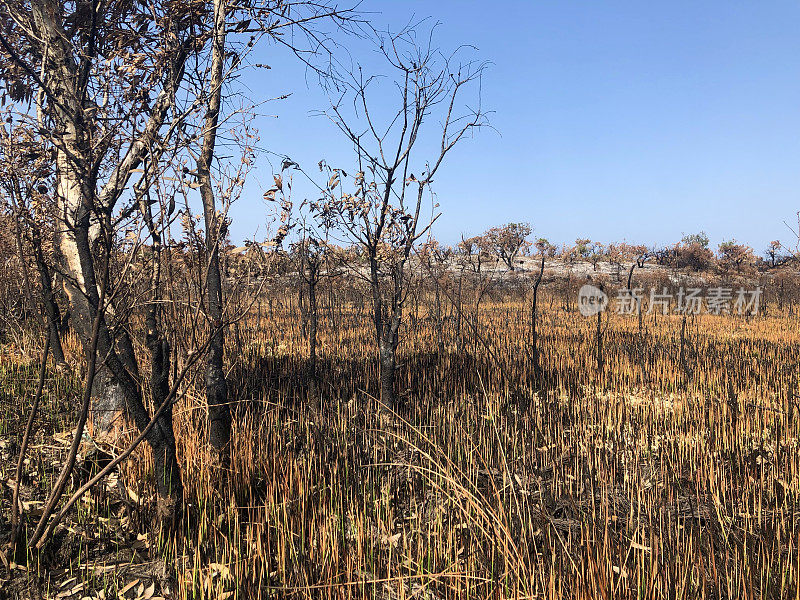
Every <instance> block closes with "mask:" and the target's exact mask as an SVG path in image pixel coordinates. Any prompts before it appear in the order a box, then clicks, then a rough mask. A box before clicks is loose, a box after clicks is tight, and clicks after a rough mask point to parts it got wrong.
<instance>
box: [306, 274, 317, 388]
mask: <svg viewBox="0 0 800 600" xmlns="http://www.w3.org/2000/svg"><path fill="white" fill-rule="evenodd" d="M317 322H318V314H317V281H316V279H314V275H313V274H312V279H310V280H309V281H308V370H309V375H310V377H311V381H312V382H314V383H316V380H317Z"/></svg>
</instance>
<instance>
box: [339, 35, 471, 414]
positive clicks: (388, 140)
mask: <svg viewBox="0 0 800 600" xmlns="http://www.w3.org/2000/svg"><path fill="white" fill-rule="evenodd" d="M420 33H421V31H418V30H417V29H415V28H406V29H403V30H402V31H401V32H400V33H397V34H387V35H386V36H382V37H380V51H381V54H382V56H383V58H384V59H385V61H386V64H387V65H388V67H389V70H390V72H391V75H390V77H389V78H388V82H389V83H391V84H392V85H394V86H396V89H397V91H398V92H399V98H398V104H397V105H396V108H392V109H389V110H388V111H387V110H385V106H386V103H385V100H383V101H382V102H380V104H379V100H378V96H377V94H376V96H375V97H374V98H373V91H375V92H377V90H376V88H379V87H380V85H379V84H380V83H381V81H386V80H381V79H380V78H379V77H378V76H365V75H364V73H363V71H362V69H360V68H359V69H357V70H356V71H355V72H354V73H351V76H350V78H349V80H348V88H347V90H346V91H345V92H344V93H343V94H342V95H341V96H340V97H339V98H338V99H337V100H336V101H335V102H333V105H332V107H331V109H330V110H329V111H327V115H328V116H329V118H330V119H331V121H332V122H333V123H334V124H335V125H336V126H337V127H338V128H339V130H340V131H341V132H342V133H343V134H344V135H345V136H346V138H347V139H348V140H349V141H350V142H351V143H352V144H353V148H354V150H355V154H356V170H357V172H356V174H355V176H354V177H353V178H352V182H351V183H352V188H351V189H349V190H348V191H343V190H342V187H343V186H342V185H341V183H342V178H346V173H345V172H344V171H342V170H338V169H333V170H331V177H330V180H329V182H328V184H327V186H326V192H325V197H326V198H327V207H326V209H325V210H327V211H330V212H332V213H333V214H334V215H335V217H336V218H337V220H338V222H339V224H340V226H341V227H342V229H343V230H344V231H345V233H346V234H347V236H348V238H349V239H350V241H351V242H353V243H355V244H357V245H359V246H360V247H361V248H363V250H364V253H365V254H366V258H367V272H366V273H365V274H364V277H366V279H367V280H368V282H369V288H370V290H371V295H372V312H373V322H374V326H375V337H376V341H377V345H378V350H379V357H380V390H381V399H382V401H383V403H384V404H386V405H387V406H389V407H394V406H395V405H396V391H395V371H396V368H397V347H398V344H399V341H400V326H401V322H402V316H403V303H404V301H405V297H406V294H407V291H408V289H407V281H408V277H409V272H408V259H409V256H410V255H411V251H412V248H413V247H414V244H415V243H416V241H417V240H419V239H420V237H422V236H423V235H425V234H426V233H427V232H428V230H429V229H430V226H431V225H432V223H433V221H435V220H436V218H437V216H438V214H436V213H435V212H434V211H435V208H436V206H437V205H435V204H434V211H432V212H431V213H430V214H429V215H428V214H427V213H424V212H423V203H424V201H425V197H426V194H431V185H432V183H433V180H434V177H435V176H436V174H437V173H438V171H439V168H440V167H441V166H442V164H443V163H444V159H445V157H446V156H447V155H448V154H449V152H450V151H451V150H452V149H453V148H454V147H455V145H456V144H457V143H458V142H459V141H461V140H462V139H463V138H464V137H465V136H466V135H468V134H469V133H471V132H472V131H474V130H475V129H476V128H479V127H481V126H482V125H484V124H485V123H486V114H485V113H484V111H483V110H482V108H481V106H480V100H479V97H478V99H476V100H475V102H476V104H475V105H473V106H472V107H470V106H469V105H465V104H464V103H463V101H462V96H463V95H464V94H465V93H469V92H470V91H474V92H479V89H480V79H481V74H482V72H483V70H484V65H483V64H481V63H475V62H466V63H459V62H458V53H456V54H454V55H453V56H450V57H447V56H444V55H443V54H442V53H441V52H439V51H437V50H436V49H435V48H434V47H433V45H432V42H431V40H432V33H433V32H432V31H431V32H430V33H431V37H429V38H428V40H427V41H426V42H423V43H420V42H419V39H418V35H419V34H420ZM437 120H438V121H439V122H438V123H437V125H438V126H439V127H440V129H439V132H438V135H437V137H438V143H437V144H436V147H437V150H436V151H435V152H434V153H433V155H432V156H430V157H429V158H428V160H424V159H422V160H420V158H419V157H418V155H419V154H422V153H423V152H424V146H423V145H421V144H419V142H420V138H421V137H422V136H425V135H428V131H427V128H426V125H428V126H430V124H431V123H432V122H433V123H435V122H436V121H437ZM411 190H413V192H412V191H411Z"/></svg>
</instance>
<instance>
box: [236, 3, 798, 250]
mask: <svg viewBox="0 0 800 600" xmlns="http://www.w3.org/2000/svg"><path fill="white" fill-rule="evenodd" d="M361 8H362V10H364V11H369V12H371V13H373V14H371V19H372V21H373V22H374V23H375V24H376V26H378V27H380V28H385V27H386V26H389V27H392V28H398V27H401V26H402V25H404V24H405V23H406V22H407V21H408V20H409V19H410V18H411V17H412V16H416V17H417V18H420V17H430V18H431V20H432V21H438V22H440V23H441V24H440V26H439V27H438V28H437V31H436V36H437V37H436V39H437V42H438V45H439V46H441V47H442V48H443V49H452V48H455V47H457V46H459V45H461V44H472V45H474V46H476V47H477V48H478V50H477V51H476V53H475V54H474V56H476V57H477V58H480V59H483V60H488V61H491V63H492V65H491V66H490V68H489V70H488V71H487V73H486V75H485V77H484V80H483V93H482V101H483V105H484V107H485V108H487V109H490V110H492V111H494V113H493V114H492V115H491V123H492V126H493V128H494V131H493V130H488V129H487V130H484V131H482V132H480V133H479V134H477V135H476V136H475V137H474V138H471V139H467V140H465V141H464V142H463V144H461V145H460V146H459V147H458V148H457V149H456V150H455V151H454V152H453V153H452V154H451V155H450V157H449V160H448V162H447V163H446V164H445V165H444V166H443V167H442V171H441V174H440V176H439V177H437V179H436V182H435V191H436V193H437V196H438V201H439V203H440V204H441V210H442V212H443V215H442V217H441V219H440V220H439V221H438V222H437V224H436V228H435V235H436V237H437V238H439V239H440V240H442V241H444V242H447V243H453V242H455V241H457V240H458V239H459V238H460V236H461V234H462V233H463V234H466V235H474V234H476V233H480V232H482V231H483V230H485V229H487V228H488V227H491V226H495V225H500V224H503V223H505V222H508V221H528V222H530V223H531V224H532V225H533V227H534V235H535V236H543V237H547V238H548V239H550V241H552V242H554V243H559V244H560V243H564V242H572V241H574V239H575V238H576V237H588V238H591V239H594V240H598V241H601V242H612V241H622V240H627V241H629V242H632V243H633V242H636V243H645V244H648V245H650V244H666V243H671V242H674V241H677V240H678V239H679V238H680V237H681V234H682V233H691V232H696V231H699V230H705V231H706V232H707V233H708V234H709V235H710V237H711V239H712V242H713V243H715V244H716V243H719V242H720V241H722V240H723V239H728V238H736V239H738V240H739V241H742V242H745V243H748V244H750V245H752V246H753V247H754V248H755V249H756V250H757V251H759V252H761V251H762V250H763V249H764V247H765V246H766V244H767V243H768V242H769V241H770V240H773V239H776V238H777V239H780V240H782V241H784V242H789V241H790V239H791V233H790V232H789V231H788V229H787V228H786V225H785V224H784V221H789V222H791V221H793V220H794V218H795V216H794V215H795V213H796V211H797V210H800V35H798V31H800V29H799V27H798V26H800V3H797V2H784V1H770V2H730V1H726V2H722V1H720V2H716V1H713V2H712V1H708V2H676V1H673V2H664V3H652V2H599V1H593V2H589V1H587V2H572V1H561V2H553V1H547V2H545V1H536V2H534V1H531V2H522V1H510V0H497V1H495V2H493V3H491V11H487V3H486V2H473V1H455V0H449V1H437V2H430V1H428V2H422V1H416V0H410V1H404V2H389V1H378V0H364V2H363V3H362V5H361ZM344 43H345V45H346V46H347V47H348V48H349V53H350V55H351V56H352V57H353V59H354V60H356V61H360V62H364V64H365V65H366V66H367V67H369V66H370V65H372V64H374V61H375V55H374V52H372V50H371V49H370V48H369V47H367V46H365V45H360V44H358V43H356V42H353V41H349V40H344ZM253 62H262V63H267V64H269V65H270V66H271V67H272V68H271V69H270V70H268V71H265V70H257V71H248V72H247V73H246V74H245V75H244V76H243V83H244V84H245V85H246V87H247V95H248V97H249V98H252V99H254V100H259V99H264V98H272V97H276V96H279V95H281V94H286V93H291V96H290V98H288V99H286V100H282V101H275V102H271V103H268V104H266V105H262V106H261V107H260V109H259V111H260V112H261V113H262V115H263V116H261V117H259V118H258V119H257V120H256V125H257V127H258V130H259V134H260V136H261V146H262V147H264V148H266V149H268V150H270V151H271V152H275V153H278V154H285V155H288V156H290V157H292V159H294V160H296V161H297V162H299V163H300V164H301V165H302V166H303V167H304V168H305V169H306V170H308V171H309V172H310V173H314V172H315V171H316V167H315V165H316V164H317V162H318V161H319V160H320V159H323V158H325V159H326V160H327V161H328V162H329V163H331V164H334V165H338V166H341V167H343V168H345V169H348V168H352V163H353V159H352V152H351V151H350V149H349V145H348V143H347V142H346V140H344V138H343V137H342V135H341V134H340V133H339V132H338V131H337V130H336V129H335V128H334V127H333V126H332V125H331V124H330V122H328V121H327V120H325V119H324V118H322V117H317V116H313V112H314V111H316V110H320V109H325V108H326V107H327V106H328V99H327V97H326V95H325V94H323V93H322V92H321V91H320V90H319V89H317V87H316V86H315V85H314V80H313V78H307V77H306V73H305V72H304V69H303V67H302V66H301V65H300V64H299V63H298V62H297V61H296V59H293V58H292V57H290V56H288V55H287V53H286V52H284V51H283V50H282V49H281V48H279V47H276V46H274V45H264V46H263V47H261V48H259V49H258V51H257V56H255V57H254V58H253ZM390 100H391V98H390V96H389V95H388V94H387V95H386V97H385V101H386V102H389V101H390ZM378 101H379V102H380V101H382V99H381V98H380V97H378ZM423 150H424V148H423ZM272 164H274V165H277V164H278V163H277V162H276V161H275V160H274V158H273V161H272ZM271 170H272V166H271V164H270V156H269V155H268V154H264V155H262V156H261V157H260V158H259V160H258V164H257V168H256V170H255V171H254V173H253V174H252V177H251V180H250V181H249V183H248V185H247V189H246V193H245V194H244V197H243V198H242V199H241V200H240V201H239V202H238V204H237V205H236V206H235V207H234V208H233V210H232V216H233V218H234V224H233V227H232V234H233V237H234V238H235V240H237V241H238V240H241V239H243V238H251V237H254V236H255V237H256V238H261V239H263V238H264V237H265V236H266V235H267V231H268V229H267V226H268V221H269V219H268V216H267V213H268V207H267V206H266V205H265V203H264V202H263V200H262V199H261V193H262V188H264V189H265V188H266V187H269V184H270V181H271V175H270V174H271ZM305 195H313V192H312V190H311V188H310V187H304V186H303V185H300V184H298V185H297V186H296V189H295V200H296V201H299V200H301V199H302V197H303V196H305Z"/></svg>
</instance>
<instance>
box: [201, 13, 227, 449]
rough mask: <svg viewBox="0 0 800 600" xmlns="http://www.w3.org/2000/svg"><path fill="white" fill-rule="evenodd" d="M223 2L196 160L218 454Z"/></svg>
mask: <svg viewBox="0 0 800 600" xmlns="http://www.w3.org/2000/svg"><path fill="white" fill-rule="evenodd" d="M225 12H226V0H214V41H213V48H212V65H211V76H210V80H209V87H210V92H209V102H208V108H207V111H206V117H205V130H204V132H203V147H202V150H201V152H200V156H199V158H198V160H197V175H198V180H199V183H200V195H201V197H202V200H203V215H204V217H205V242H206V250H207V255H208V266H207V271H206V302H207V311H208V316H209V318H210V320H211V331H212V340H211V344H210V346H209V351H208V361H207V363H206V382H205V383H206V399H207V401H208V412H209V420H210V423H209V432H208V437H209V442H210V443H211V445H212V446H213V447H214V449H215V450H217V452H220V453H225V452H226V451H227V448H228V443H229V442H230V436H231V414H230V409H229V408H228V384H227V381H226V380H225V370H224V364H223V363H224V348H225V329H224V327H223V315H222V308H223V304H222V273H221V269H220V264H219V249H220V244H221V243H222V237H223V232H222V225H223V224H222V223H220V222H219V219H218V217H217V208H216V202H215V199H214V189H213V186H212V182H211V161H212V160H213V158H214V146H215V144H216V139H217V126H218V123H219V113H220V105H221V103H222V79H223V69H224V65H225V36H226V32H225Z"/></svg>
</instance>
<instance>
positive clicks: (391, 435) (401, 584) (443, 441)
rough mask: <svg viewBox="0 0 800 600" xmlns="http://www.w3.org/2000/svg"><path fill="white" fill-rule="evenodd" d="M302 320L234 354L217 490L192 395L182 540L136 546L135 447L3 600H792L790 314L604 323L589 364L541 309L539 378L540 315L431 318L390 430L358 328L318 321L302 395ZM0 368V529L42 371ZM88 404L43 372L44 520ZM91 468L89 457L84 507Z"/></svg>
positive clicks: (588, 332) (37, 455)
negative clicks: (315, 371) (79, 406)
mask: <svg viewBox="0 0 800 600" xmlns="http://www.w3.org/2000/svg"><path fill="white" fill-rule="evenodd" d="M293 298H294V296H293V294H292V293H291V292H290V291H289V292H287V293H286V294H285V295H284V296H283V297H281V298H279V299H278V301H277V302H274V303H272V304H271V305H270V306H269V307H267V306H266V305H262V306H261V307H254V308H252V309H251V310H250V312H249V313H248V314H247V315H246V317H245V318H244V319H243V320H241V321H239V322H238V323H237V325H236V326H235V328H234V330H233V331H232V335H230V336H229V337H228V348H227V352H228V356H229V365H228V368H229V372H228V377H229V382H230V383H229V385H230V389H231V390H232V394H233V397H232V399H231V400H232V402H233V407H234V430H233V438H232V439H233V445H232V448H231V468H230V470H221V469H219V468H215V467H214V461H213V459H212V455H211V453H210V452H209V449H208V447H207V444H206V443H205V440H206V431H205V428H206V427H207V419H206V417H205V411H206V409H205V406H204V394H203V390H202V387H201V384H202V381H201V378H196V379H197V380H192V381H190V382H189V383H188V384H187V385H186V386H184V388H183V390H182V394H181V397H180V398H179V400H178V402H177V405H176V410H175V419H176V425H175V427H176V434H177V438H178V448H179V458H180V463H181V465H182V469H183V473H184V484H185V488H186V489H185V500H186V503H187V508H186V514H185V518H184V520H183V522H182V524H181V527H182V535H179V536H176V537H169V538H166V537H161V536H160V535H159V534H158V532H157V531H154V530H152V529H150V527H149V524H150V522H151V518H152V512H153V498H154V487H153V484H152V481H149V480H148V477H152V475H151V473H152V468H151V466H150V464H149V463H150V460H151V459H150V457H149V454H148V453H149V449H147V448H146V447H145V446H140V447H139V449H137V451H136V453H135V455H134V458H133V459H132V460H128V461H126V462H125V463H124V465H123V468H122V469H121V471H120V472H119V473H118V474H114V475H112V476H111V477H110V478H109V479H106V480H105V481H104V482H103V483H102V484H101V485H100V486H98V487H96V488H95V489H94V490H93V491H92V493H91V494H89V495H87V496H86V497H85V498H84V499H83V500H82V501H81V503H80V504H79V508H78V510H76V511H74V512H73V513H72V515H71V518H70V520H69V521H68V522H67V523H65V525H64V526H63V527H60V528H59V530H58V531H57V532H56V535H55V538H54V540H53V542H52V543H51V544H50V545H48V546H47V547H46V549H45V551H43V552H42V553H36V552H33V551H29V555H28V557H27V559H28V561H27V565H22V564H20V565H15V564H11V565H9V567H10V573H11V574H12V575H13V577H11V578H10V581H4V583H0V589H3V588H4V587H5V591H2V592H0V596H2V595H3V594H5V595H6V596H8V597H15V596H21V597H25V596H26V594H29V595H31V596H37V595H41V596H44V597H49V598H85V597H89V598H106V599H108V598H115V597H116V598H128V599H132V598H139V599H141V598H156V597H164V596H167V595H172V596H174V597H176V598H231V599H233V598H381V599H384V598H385V599H389V598H392V599H403V598H407V599H411V598H427V599H444V598H514V599H522V598H670V599H671V598H676V599H677V598H730V599H734V598H748V599H754V600H755V599H759V600H760V599H766V598H776V599H777V598H795V597H797V595H798V572H799V571H800V554H799V553H798V542H800V537H799V536H798V525H800V513H799V512H798V511H799V510H800V507H799V506H798V492H800V452H798V435H800V424H798V410H797V402H796V399H797V396H796V391H797V381H796V376H797V356H798V352H799V351H800V327H799V325H800V319H798V317H797V316H792V315H790V314H788V311H784V312H779V311H777V310H776V309H775V307H770V308H771V310H770V311H769V312H768V314H766V315H764V314H762V315H761V316H758V317H751V318H747V319H745V318H743V317H739V316H734V315H723V316H713V315H701V316H696V317H689V318H688V319H686V320H685V322H684V320H683V319H682V318H681V317H680V316H663V315H657V316H653V315H646V316H645V317H644V318H643V319H642V328H641V329H639V322H638V319H637V318H636V317H632V316H624V315H616V314H614V313H613V312H609V313H606V314H604V315H603V316H602V318H601V336H602V338H601V344H602V352H601V356H602V360H601V361H600V363H598V360H597V358H598V353H597V343H598V339H597V320H596V319H595V318H590V319H587V318H584V317H581V316H580V315H579V314H578V313H577V311H576V310H575V309H574V308H572V309H570V310H567V309H565V307H564V306H563V304H564V303H563V302H562V300H561V299H560V298H556V297H555V295H554V294H553V293H550V292H549V291H548V289H546V288H545V291H544V293H543V295H542V296H541V297H540V307H541V308H540V315H539V323H538V331H539V350H540V355H541V365H542V368H541V370H540V372H538V373H537V372H536V369H534V366H533V358H532V353H531V347H530V346H531V344H530V332H529V327H530V302H529V298H524V297H522V296H520V295H519V294H508V295H504V294H499V293H495V294H493V295H492V296H490V297H488V298H487V299H486V300H484V302H483V303H482V304H481V305H480V306H479V308H478V311H477V313H476V312H475V310H474V309H472V308H467V306H468V304H465V305H464V306H465V308H463V310H462V312H461V315H460V318H459V315H458V314H457V313H456V312H455V311H454V310H452V307H450V308H449V309H448V310H445V311H444V313H445V314H444V315H442V318H441V319H437V318H436V316H435V312H434V311H433V309H432V308H431V307H432V306H433V302H432V301H431V298H430V297H428V296H426V295H424V294H422V295H420V296H418V297H415V298H414V301H413V302H411V303H410V305H409V308H408V310H407V316H408V318H407V319H406V321H405V326H404V331H403V343H402V344H401V347H400V353H401V359H400V362H401V367H400V390H401V396H402V399H403V405H402V407H401V408H399V409H398V410H397V411H396V412H390V411H388V410H387V409H386V407H381V406H380V403H379V401H378V400H377V399H376V395H377V391H376V382H377V379H378V378H377V360H376V356H375V346H374V333H373V330H372V326H371V321H370V318H369V312H368V310H367V309H366V308H365V307H364V306H363V305H361V304H360V303H354V302H352V301H344V300H340V301H338V302H335V303H333V304H330V305H328V304H325V303H323V306H322V308H321V320H320V332H319V336H320V338H319V342H320V348H319V355H320V366H319V372H320V376H319V381H318V383H317V384H316V385H311V384H310V382H309V380H308V378H307V377H306V375H307V372H306V368H305V356H306V354H307V344H306V342H305V338H304V336H303V332H302V328H301V322H302V320H301V319H300V316H299V312H298V309H297V305H296V304H295V302H294V300H293ZM459 329H460V331H459ZM682 332H683V333H682ZM78 348H79V346H78V343H77V341H76V340H74V339H71V340H68V341H67V349H68V351H70V353H71V354H72V356H73V357H79V356H80V352H79V350H78ZM4 352H5V353H4V354H3V356H2V363H0V364H2V368H1V370H0V384H1V385H2V387H1V388H0V415H2V419H0V439H2V441H0V455H1V457H2V460H0V481H2V485H3V488H4V489H3V490H2V491H3V494H2V502H3V511H2V514H3V517H2V519H6V516H5V515H7V513H8V511H7V510H6V509H7V508H8V502H9V498H10V484H9V479H10V478H11V477H12V475H13V470H12V469H13V467H12V465H13V463H14V460H13V459H14V457H15V452H14V448H15V444H16V443H17V439H18V434H19V431H20V430H21V428H22V426H23V424H24V419H25V416H26V414H27V406H28V405H29V401H30V398H31V396H32V395H33V388H34V386H35V383H36V371H37V365H36V362H37V359H36V358H35V356H36V353H35V351H34V350H33V349H32V348H26V347H25V345H24V343H23V344H20V345H17V346H15V347H13V348H12V347H11V346H9V347H7V348H6V349H4ZM74 364H75V365H79V364H80V361H79V360H75V361H74ZM76 368H78V367H76ZM79 393H80V380H79V373H74V374H72V375H70V374H68V373H62V372H56V371H55V370H53V371H49V372H48V378H47V381H46V386H45V394H44V402H45V403H46V407H45V410H43V411H42V412H41V413H40V414H41V415H42V417H41V418H40V423H39V426H38V428H37V431H38V433H37V436H36V439H35V440H33V448H32V452H31V454H30V458H29V460H28V461H27V463H26V468H25V477H24V480H23V487H22V499H23V501H24V504H25V507H26V509H28V511H29V512H30V513H32V514H35V513H36V510H37V507H40V506H41V501H42V500H43V497H44V494H45V492H46V490H47V489H48V487H49V484H50V481H51V480H52V478H53V477H54V474H55V473H57V468H58V467H59V466H60V460H61V457H62V456H63V455H64V454H65V453H66V448H67V445H68V443H69V440H70V435H69V432H70V428H71V426H72V421H73V419H74V414H73V412H74V408H72V407H73V406H74V398H75V397H76V396H77V395H79ZM132 434H133V430H132V431H131V435H132ZM123 439H124V438H123ZM92 450H93V441H92V440H91V438H90V437H87V439H86V440H85V441H84V444H83V446H82V449H81V458H82V460H83V462H82V463H81V465H82V466H81V469H80V470H79V474H78V475H77V476H75V478H74V480H73V482H72V483H71V485H72V486H73V487H74V486H76V485H77V484H78V483H80V482H81V477H84V478H85V477H86V475H83V473H84V472H87V471H88V470H90V469H91V460H90V459H89V458H87V457H91V456H92V454H93V452H92ZM106 450H108V448H106ZM111 450H112V453H113V449H111ZM3 523H5V521H2V522H0V530H2V526H3ZM148 530H149V531H150V533H142V532H146V531H148ZM3 577H4V579H5V580H8V579H9V576H8V575H4V576H3Z"/></svg>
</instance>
